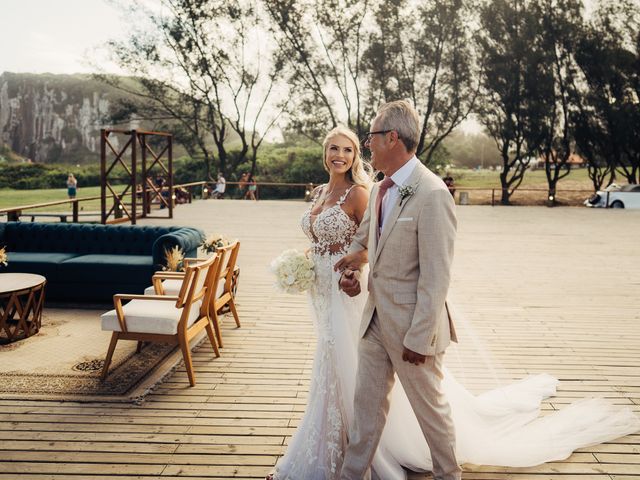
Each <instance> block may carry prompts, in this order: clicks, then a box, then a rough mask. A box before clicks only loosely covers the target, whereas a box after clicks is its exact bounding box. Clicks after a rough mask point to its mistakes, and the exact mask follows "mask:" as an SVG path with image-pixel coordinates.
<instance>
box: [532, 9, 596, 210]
mask: <svg viewBox="0 0 640 480" xmlns="http://www.w3.org/2000/svg"><path fill="white" fill-rule="evenodd" d="M532 7H533V11H534V12H535V15H536V16H537V18H538V21H539V22H540V29H539V30H538V34H539V38H538V39H537V42H539V45H540V52H541V53H542V54H543V55H545V56H544V59H543V61H542V62H541V63H540V65H539V68H540V70H541V72H540V73H541V75H540V76H539V77H538V84H537V85H536V91H535V92H531V94H534V95H535V97H533V98H531V101H532V102H535V104H536V109H535V110H536V111H537V113H538V115H536V117H537V119H538V121H537V122H536V123H534V124H532V125H531V127H532V128H534V129H539V130H540V132H539V133H540V136H541V139H542V141H541V143H540V146H539V149H538V152H537V153H538V155H539V156H540V157H542V158H543V159H544V166H545V174H546V177H547V183H548V185H549V190H548V196H549V200H550V202H551V205H554V204H555V202H556V186H557V184H558V180H560V179H561V178H564V177H566V176H567V175H569V173H570V172H571V164H570V163H569V159H570V158H571V155H572V153H573V151H574V140H573V135H574V125H573V121H572V118H571V113H572V109H573V108H574V106H573V103H574V99H575V95H574V92H573V90H572V85H573V84H574V82H575V80H574V79H575V76H576V67H575V62H574V59H573V52H574V50H575V39H576V38H578V37H579V35H580V33H581V28H582V17H583V15H582V2H581V1H580V0H538V1H537V2H535V3H534V4H533V5H532ZM535 135H537V134H534V136H535Z"/></svg>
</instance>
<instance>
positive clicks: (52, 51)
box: [0, 0, 125, 73]
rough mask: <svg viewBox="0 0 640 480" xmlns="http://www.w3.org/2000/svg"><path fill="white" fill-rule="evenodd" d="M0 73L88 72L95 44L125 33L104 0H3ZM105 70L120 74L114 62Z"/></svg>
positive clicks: (94, 53) (112, 8)
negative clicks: (88, 59) (89, 59)
mask: <svg viewBox="0 0 640 480" xmlns="http://www.w3.org/2000/svg"><path fill="white" fill-rule="evenodd" d="M0 5H2V26H1V28H0V46H1V49H2V55H0V73H1V72H5V71H6V72H19V73H23V72H29V73H89V72H94V71H96V69H95V68H93V67H92V66H91V65H90V63H89V62H88V61H87V58H88V57H91V58H93V59H95V58H100V54H98V53H97V52H95V50H94V49H95V48H96V47H99V46H100V45H101V44H104V43H105V42H106V41H108V40H110V39H113V38H122V37H123V36H124V34H125V25H124V22H122V21H121V19H120V16H119V15H120V14H119V12H118V10H117V9H116V8H115V7H114V6H112V5H111V4H108V3H107V2H105V1H104V0H0ZM107 70H109V71H112V72H116V71H117V67H116V66H115V65H108V66H107Z"/></svg>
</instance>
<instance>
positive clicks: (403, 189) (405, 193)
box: [398, 185, 416, 206]
mask: <svg viewBox="0 0 640 480" xmlns="http://www.w3.org/2000/svg"><path fill="white" fill-rule="evenodd" d="M398 193H399V194H400V206H402V204H403V203H404V201H405V200H406V199H407V198H409V197H410V196H411V195H413V194H414V193H416V186H415V185H402V186H400V187H398Z"/></svg>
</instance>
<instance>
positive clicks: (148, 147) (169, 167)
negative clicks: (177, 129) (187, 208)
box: [100, 128, 174, 225]
mask: <svg viewBox="0 0 640 480" xmlns="http://www.w3.org/2000/svg"><path fill="white" fill-rule="evenodd" d="M114 138H118V139H120V138H123V139H124V146H123V147H122V148H118V146H117V145H116V142H114V141H113V139H114ZM117 143H120V142H119V141H118V142H117ZM154 143H158V144H159V145H160V147H161V150H160V151H159V152H156V151H155V150H154V148H153V147H152V145H153V144H154ZM138 156H140V160H141V162H140V164H139V163H138ZM116 167H121V168H122V169H123V170H124V171H125V172H126V176H127V185H126V187H125V189H124V190H123V191H122V192H120V193H118V192H116V189H115V188H114V185H115V183H114V182H116V181H119V180H120V177H119V176H118V175H117V174H118V172H117V170H116ZM138 167H140V168H138ZM138 170H140V171H138ZM156 170H159V171H160V172H162V174H163V175H164V176H163V177H162V178H163V179H164V182H163V184H161V185H158V184H157V183H155V182H154V181H153V180H152V179H151V174H152V173H153V172H154V171H156ZM100 195H101V222H102V223H103V224H107V223H121V222H131V223H132V224H134V225H135V223H136V221H137V219H138V218H154V217H153V216H151V205H152V204H153V203H154V202H158V203H159V205H160V206H161V207H162V208H166V210H167V215H165V216H163V217H155V218H173V203H174V202H173V198H172V197H173V135H171V134H170V133H165V132H149V131H145V130H116V129H107V128H103V129H101V130H100ZM127 198H128V199H129V201H128V202H127V201H126V199H127ZM140 204H141V205H140Z"/></svg>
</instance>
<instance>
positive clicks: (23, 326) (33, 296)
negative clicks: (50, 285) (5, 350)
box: [0, 273, 47, 344]
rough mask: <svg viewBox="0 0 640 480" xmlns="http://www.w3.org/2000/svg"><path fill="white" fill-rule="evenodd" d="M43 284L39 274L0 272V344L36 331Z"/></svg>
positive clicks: (39, 318) (39, 323)
mask: <svg viewBox="0 0 640 480" xmlns="http://www.w3.org/2000/svg"><path fill="white" fill-rule="evenodd" d="M46 284H47V279H46V278H44V277H43V276H42V275H35V274H32V273H0V344H3V343H10V342H14V341H16V340H21V339H23V338H27V337H30V336H31V335H35V334H36V333H38V331H39V330H40V325H41V324H42V305H43V304H44V287H45V285H46Z"/></svg>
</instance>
